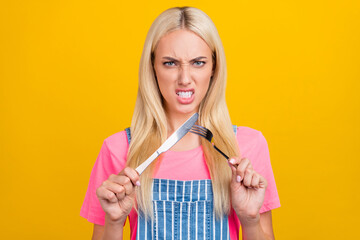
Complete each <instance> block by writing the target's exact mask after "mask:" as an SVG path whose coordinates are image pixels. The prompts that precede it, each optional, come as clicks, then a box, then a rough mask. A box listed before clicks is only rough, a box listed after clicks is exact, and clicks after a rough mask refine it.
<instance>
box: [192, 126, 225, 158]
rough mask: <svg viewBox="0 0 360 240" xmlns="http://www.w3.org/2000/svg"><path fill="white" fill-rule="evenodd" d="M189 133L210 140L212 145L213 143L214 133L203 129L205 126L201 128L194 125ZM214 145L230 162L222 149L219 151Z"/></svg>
mask: <svg viewBox="0 0 360 240" xmlns="http://www.w3.org/2000/svg"><path fill="white" fill-rule="evenodd" d="M189 132H191V133H194V134H197V135H199V136H200V137H203V138H205V139H206V140H208V141H209V142H210V143H212V142H211V141H212V138H213V134H212V132H211V131H210V130H209V129H207V128H205V127H203V126H199V125H196V124H194V125H193V126H192V128H191V129H190V131H189ZM212 145H213V147H214V148H215V149H216V150H217V151H218V152H219V153H220V154H221V155H223V156H224V157H225V158H226V159H227V160H229V157H228V156H227V155H226V154H225V153H223V152H222V151H221V150H220V149H218V148H217V147H216V146H215V144H213V143H212Z"/></svg>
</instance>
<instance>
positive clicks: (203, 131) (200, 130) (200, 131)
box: [190, 124, 213, 141]
mask: <svg viewBox="0 0 360 240" xmlns="http://www.w3.org/2000/svg"><path fill="white" fill-rule="evenodd" d="M190 132H192V133H195V134H197V135H200V136H201V137H204V138H206V139H207V140H209V141H211V139H212V137H213V134H212V132H210V130H209V129H207V128H205V127H203V126H199V125H196V124H194V125H193V127H192V128H191V129H190Z"/></svg>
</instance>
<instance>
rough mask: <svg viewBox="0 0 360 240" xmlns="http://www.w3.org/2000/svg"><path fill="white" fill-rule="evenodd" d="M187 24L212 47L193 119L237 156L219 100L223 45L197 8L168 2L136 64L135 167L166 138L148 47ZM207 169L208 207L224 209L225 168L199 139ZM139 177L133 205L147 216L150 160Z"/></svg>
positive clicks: (227, 171)
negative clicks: (211, 198)
mask: <svg viewBox="0 0 360 240" xmlns="http://www.w3.org/2000/svg"><path fill="white" fill-rule="evenodd" d="M178 29H187V30H189V31H192V32H194V33H195V34H197V35H198V36H199V37H201V38H202V39H203V40H204V41H205V42H206V43H207V44H208V46H209V47H210V49H211V50H212V52H213V60H214V74H213V77H212V79H211V81H210V86H209V90H208V92H207V94H206V95H205V97H204V99H203V101H202V102H201V104H200V107H199V119H198V123H199V124H200V125H201V126H204V127H206V128H208V129H210V130H211V131H212V133H213V134H214V143H215V144H216V146H218V147H219V148H220V149H222V150H223V151H224V152H225V153H226V154H228V155H229V156H239V154H240V153H239V149H238V146H237V142H236V138H235V135H234V132H233V128H232V125H231V121H230V116H229V112H228V109H227V105H226V101H225V87H226V77H227V73H226V60H225V53H224V49H223V46H222V43H221V40H220V37H219V34H218V32H217V30H216V27H215V25H214V24H213V22H212V21H211V19H210V18H209V17H208V16H207V15H206V14H205V13H204V12H202V11H201V10H199V9H196V8H192V7H182V8H179V7H177V8H171V9H168V10H166V11H164V12H163V13H161V14H160V15H159V16H158V17H157V18H156V19H155V21H154V22H153V24H152V25H151V27H150V30H149V32H148V34H147V37H146V40H145V44H144V49H143V52H142V56H141V61H140V68H139V89H138V95H137V99H136V104H135V109H134V114H133V118H132V122H131V135H132V137H131V139H132V140H131V143H130V147H129V152H128V161H127V165H128V166H129V167H132V168H136V167H137V166H138V165H140V164H141V163H142V162H143V161H144V160H146V159H147V158H148V157H149V156H150V155H151V154H152V153H153V152H154V151H155V150H156V149H157V148H158V147H159V146H160V145H161V144H162V143H163V142H164V141H165V140H166V139H167V137H168V136H167V119H166V113H165V110H164V107H163V104H162V96H161V93H160V90H159V88H158V86H157V82H156V77H155V73H154V69H153V60H154V52H155V49H156V47H157V44H158V42H159V40H160V38H161V37H163V36H164V35H166V34H167V33H169V32H172V31H175V30H178ZM201 144H202V146H203V150H204V154H205V158H206V162H207V165H208V168H209V171H210V176H211V179H212V185H213V192H214V209H215V214H216V216H217V217H222V216H224V215H226V214H229V212H230V206H231V203H230V189H229V186H230V180H231V170H230V168H229V166H228V164H227V162H226V160H225V159H224V157H223V156H221V155H220V154H219V153H218V152H216V151H215V150H214V148H213V147H212V145H211V144H210V143H209V142H207V141H206V140H204V139H201ZM155 162H156V161H154V162H153V164H151V165H150V167H148V169H147V170H146V171H144V172H143V174H142V175H141V177H140V182H141V187H140V188H139V189H138V191H137V204H138V208H139V209H140V210H141V211H142V212H143V213H144V215H145V217H152V215H153V212H152V203H151V199H152V196H151V189H152V188H151V185H152V178H153V173H154V168H155V164H156V163H155Z"/></svg>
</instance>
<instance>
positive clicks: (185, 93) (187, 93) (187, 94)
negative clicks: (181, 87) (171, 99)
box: [177, 91, 193, 98]
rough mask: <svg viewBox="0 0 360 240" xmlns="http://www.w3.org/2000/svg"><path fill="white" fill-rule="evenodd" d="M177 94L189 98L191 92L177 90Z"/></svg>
mask: <svg viewBox="0 0 360 240" xmlns="http://www.w3.org/2000/svg"><path fill="white" fill-rule="evenodd" d="M177 95H178V96H180V97H182V98H190V97H191V96H192V95H193V92H191V91H190V92H178V93H177Z"/></svg>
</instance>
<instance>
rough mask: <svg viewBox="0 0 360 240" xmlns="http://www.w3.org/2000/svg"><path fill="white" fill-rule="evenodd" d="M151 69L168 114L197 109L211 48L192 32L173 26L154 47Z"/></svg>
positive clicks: (209, 67)
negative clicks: (173, 28) (152, 67)
mask: <svg viewBox="0 0 360 240" xmlns="http://www.w3.org/2000/svg"><path fill="white" fill-rule="evenodd" d="M154 69H155V74H156V77H157V81H158V85H159V88H160V92H161V94H162V96H163V99H164V104H165V111H166V112H167V113H168V114H175V115H176V114H192V113H195V112H197V111H198V109H199V105H200V103H201V101H202V100H203V99H204V97H205V94H206V93H207V90H208V88H209V83H210V78H211V76H212V74H213V60H212V51H211V49H210V48H209V46H208V45H207V44H206V43H205V41H204V40H202V39H201V38H200V37H199V36H198V35H196V34H195V33H193V32H191V31H188V30H176V31H174V32H171V33H169V34H167V35H165V36H163V37H162V38H161V39H160V41H159V43H158V46H157V48H156V49H155V59H154Z"/></svg>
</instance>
